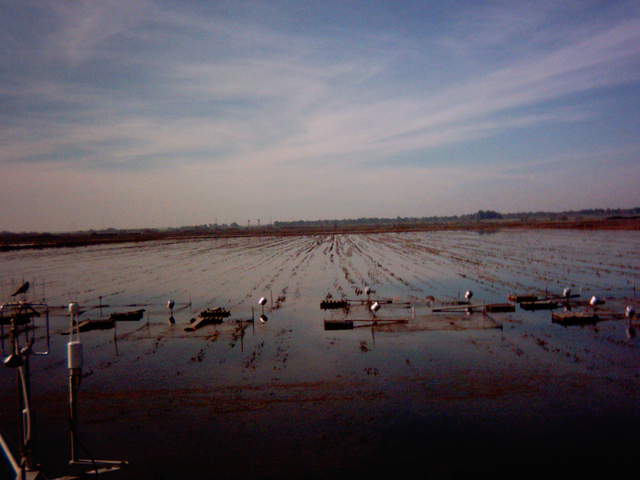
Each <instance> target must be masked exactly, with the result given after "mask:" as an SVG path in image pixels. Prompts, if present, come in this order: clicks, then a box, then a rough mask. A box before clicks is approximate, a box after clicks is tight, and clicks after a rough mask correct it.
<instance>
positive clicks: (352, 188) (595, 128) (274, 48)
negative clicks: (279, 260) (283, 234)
mask: <svg viewBox="0 0 640 480" xmlns="http://www.w3.org/2000/svg"><path fill="white" fill-rule="evenodd" d="M0 5H1V7H2V8H1V9H0V52H1V55H2V64H1V65H2V66H1V67H0V68H1V74H0V145H1V148H0V175H1V178H2V179H3V181H2V188H1V189H0V219H1V223H0V230H14V231H23V230H53V231H55V230H69V229H84V228H105V227H138V226H143V227H162V226H176V225H190V224H200V223H213V222H215V221H216V220H217V221H218V222H219V223H223V222H226V223H229V222H233V221H237V222H238V223H241V224H246V222H247V220H248V219H251V222H252V224H253V223H255V222H256V219H258V218H260V219H261V220H262V222H263V223H266V222H268V221H269V219H274V220H287V219H298V218H305V219H316V218H348V217H361V216H390V217H395V216H430V215H451V214H464V213H470V212H474V211H477V210H479V209H494V210H499V211H504V212H513V211H529V210H566V209H581V208H596V207H605V208H606V207H610V208H617V207H632V206H637V205H640V189H639V188H638V179H640V162H639V161H638V159H639V158H640V135H639V133H640V113H639V112H640V3H638V2H637V1H628V2H626V1H617V2H616V1H589V0H580V1H575V2H571V1H564V2H558V1H545V0H540V1H530V2H518V1H505V2H499V1H496V2H490V1H487V2H478V1H423V2H417V1H412V2H409V1H407V2H404V1H393V2H391V1H386V2H383V1H351V2H350V1H339V2H332V1H324V2H317V1H315V2H309V1H268V2H267V1H264V2H258V1H251V2H242V1H238V0H234V1H228V2H226V1H212V2H201V1H194V2H187V1H154V0H141V1H138V0H130V1H126V2H124V1H120V0H118V1H111V0H102V1H99V2H96V1H81V0H78V1H62V0H59V1H46V0H44V1H43V0H33V1H31V0H26V1H25V0H0Z"/></svg>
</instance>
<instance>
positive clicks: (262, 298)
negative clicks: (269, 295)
mask: <svg viewBox="0 0 640 480" xmlns="http://www.w3.org/2000/svg"><path fill="white" fill-rule="evenodd" d="M258 303H259V304H260V305H266V304H267V299H266V298H264V297H260V300H258Z"/></svg>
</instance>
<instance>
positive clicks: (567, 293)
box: [562, 288, 571, 298]
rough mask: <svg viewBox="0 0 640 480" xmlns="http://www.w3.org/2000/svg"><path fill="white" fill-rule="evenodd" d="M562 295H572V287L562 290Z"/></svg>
mask: <svg viewBox="0 0 640 480" xmlns="http://www.w3.org/2000/svg"><path fill="white" fill-rule="evenodd" d="M562 296H563V297H565V298H567V297H570V296H571V289H570V288H565V289H564V290H562Z"/></svg>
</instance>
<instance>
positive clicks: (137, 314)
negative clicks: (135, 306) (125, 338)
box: [109, 308, 145, 322]
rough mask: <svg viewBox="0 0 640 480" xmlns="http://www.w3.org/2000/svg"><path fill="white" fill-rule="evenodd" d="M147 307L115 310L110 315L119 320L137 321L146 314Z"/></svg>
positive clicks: (111, 318)
mask: <svg viewBox="0 0 640 480" xmlns="http://www.w3.org/2000/svg"><path fill="white" fill-rule="evenodd" d="M144 312H145V309H144V308H141V309H140V310H132V311H130V312H113V313H112V314H111V315H109V319H110V320H113V321H117V322H125V321H137V320H140V319H141V318H142V316H143V315H144Z"/></svg>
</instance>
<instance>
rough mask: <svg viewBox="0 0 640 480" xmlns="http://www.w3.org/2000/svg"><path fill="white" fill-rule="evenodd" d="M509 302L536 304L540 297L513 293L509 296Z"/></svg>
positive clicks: (531, 294)
mask: <svg viewBox="0 0 640 480" xmlns="http://www.w3.org/2000/svg"><path fill="white" fill-rule="evenodd" d="M508 300H509V301H510V302H516V303H520V302H535V301H536V300H538V296H537V295H535V294H533V293H524V294H518V293H513V294H511V295H509V297H508Z"/></svg>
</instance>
